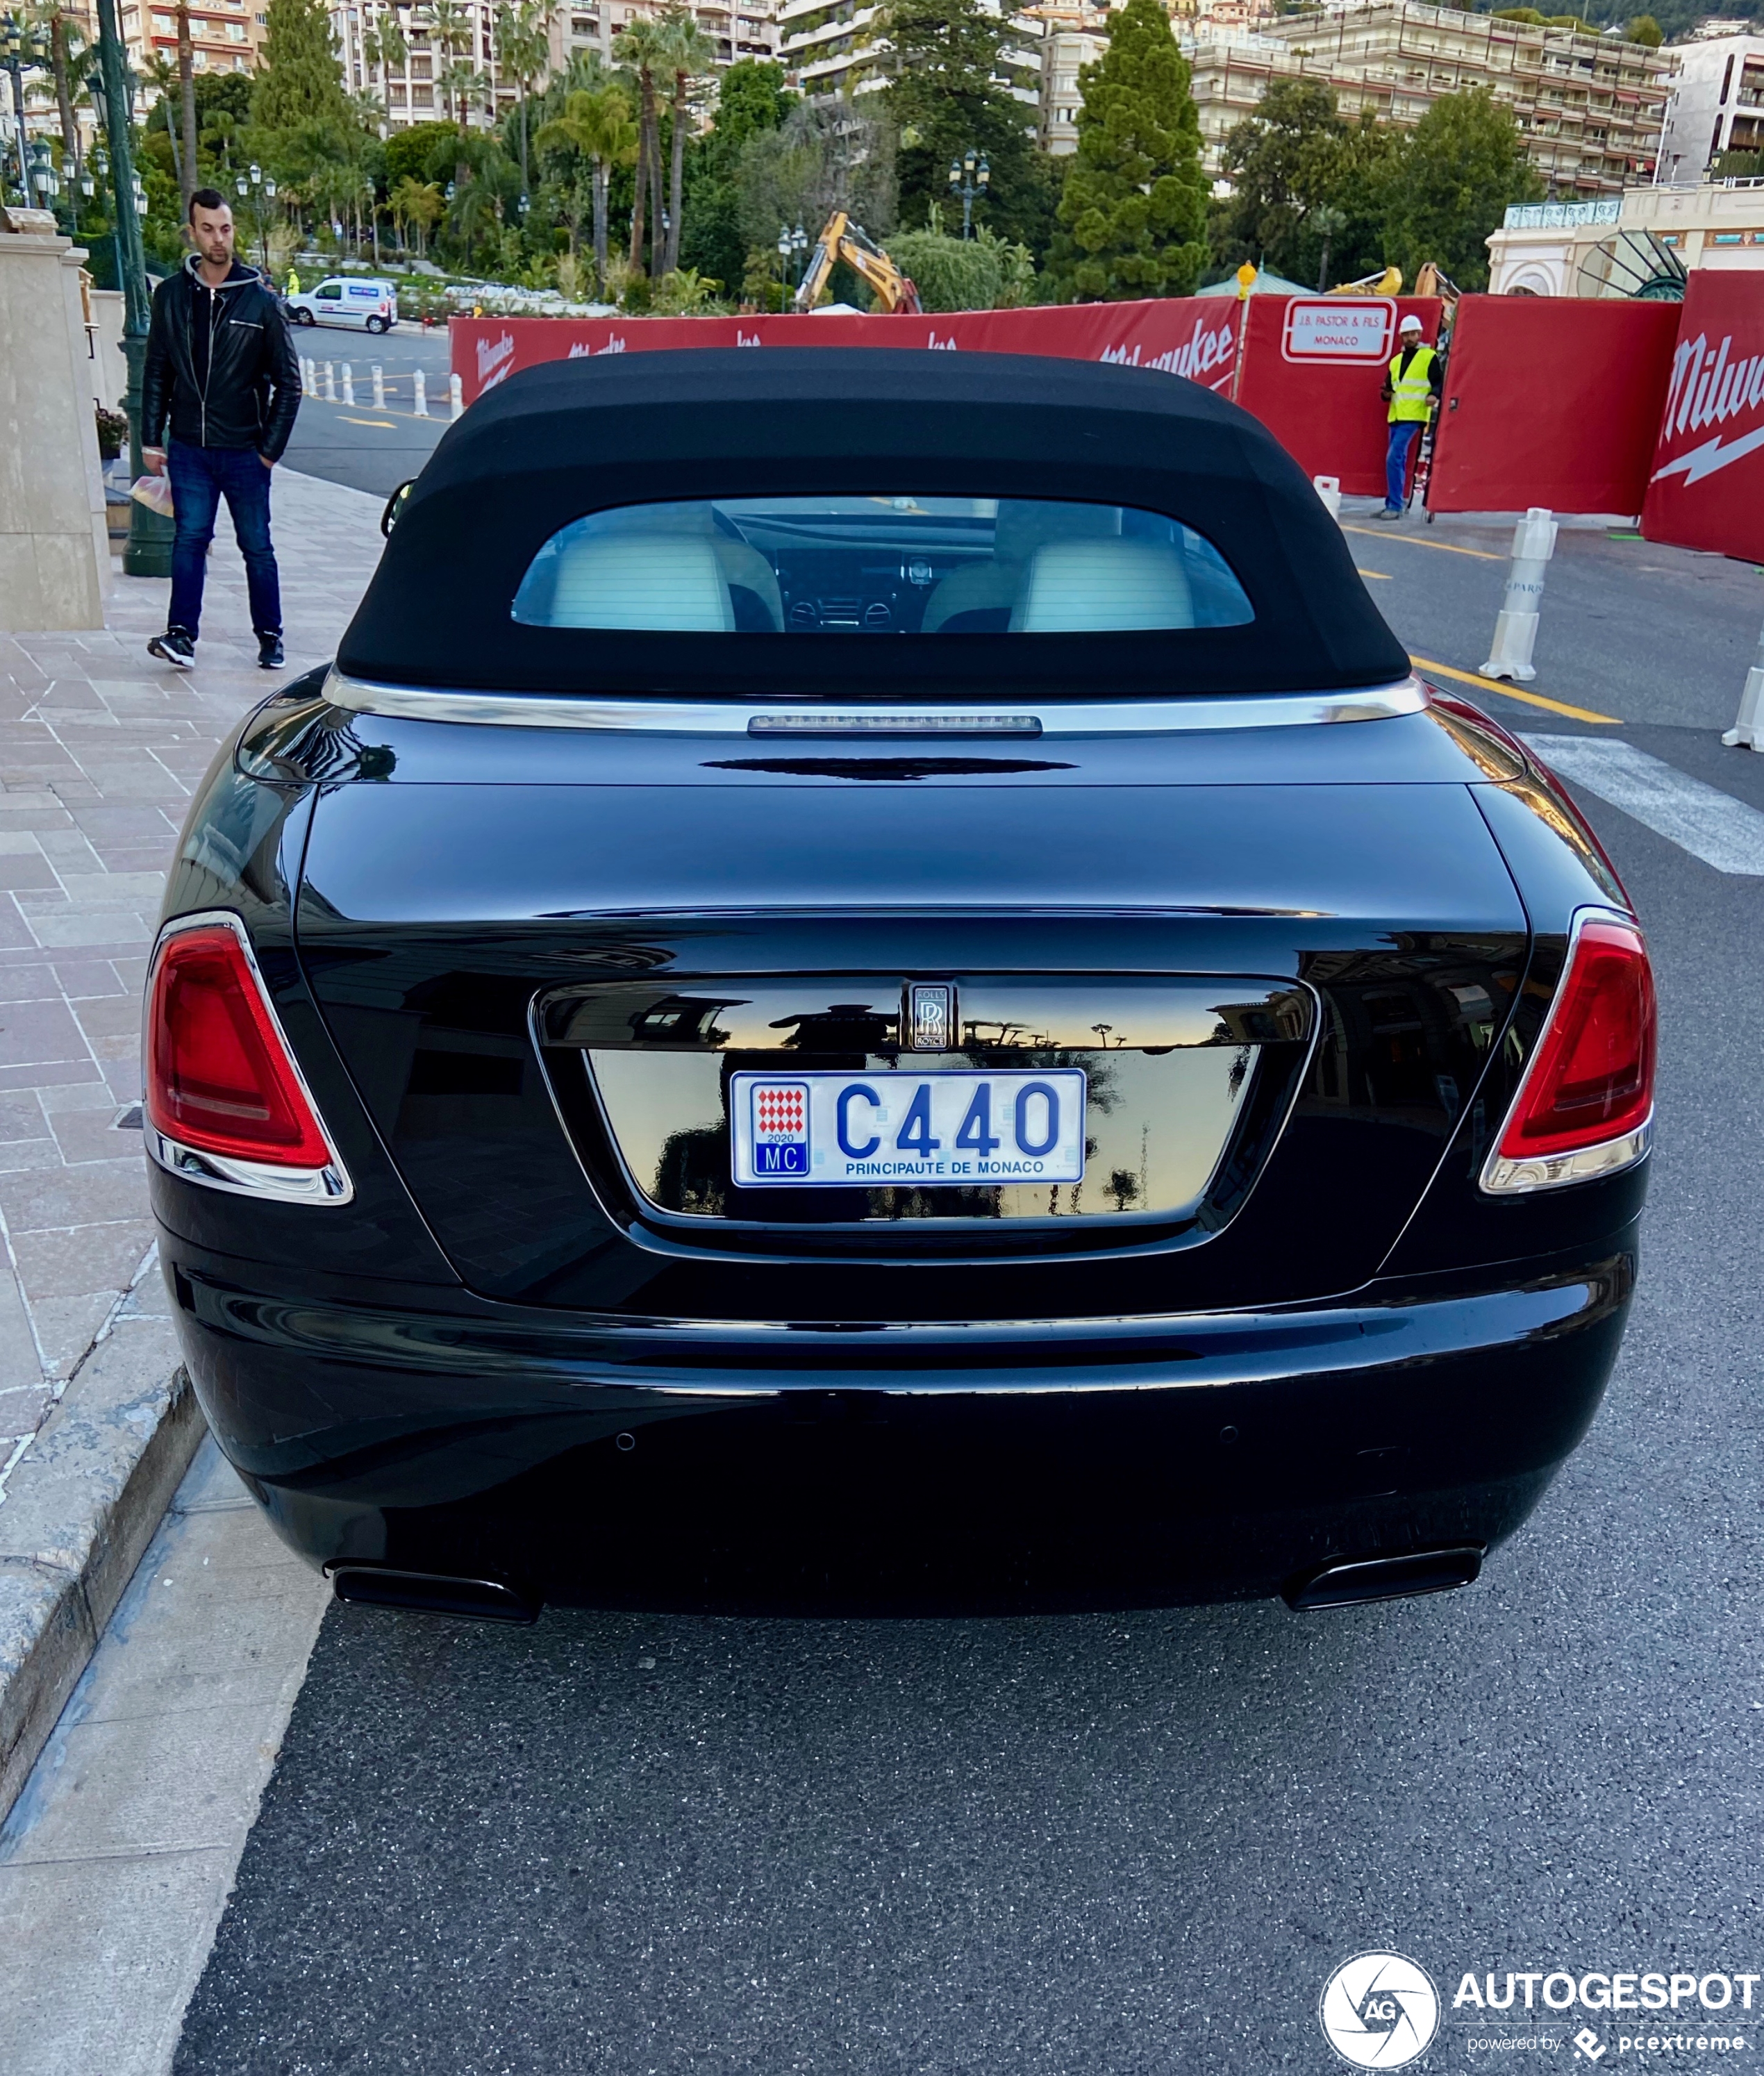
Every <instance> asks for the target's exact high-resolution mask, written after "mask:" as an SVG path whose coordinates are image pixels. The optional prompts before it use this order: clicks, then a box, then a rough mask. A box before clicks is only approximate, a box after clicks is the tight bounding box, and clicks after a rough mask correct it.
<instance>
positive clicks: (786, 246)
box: [778, 223, 808, 301]
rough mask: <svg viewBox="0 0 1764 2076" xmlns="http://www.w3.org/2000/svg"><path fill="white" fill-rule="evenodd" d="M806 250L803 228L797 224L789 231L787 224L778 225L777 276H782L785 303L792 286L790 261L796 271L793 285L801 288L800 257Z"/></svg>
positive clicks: (806, 244)
mask: <svg viewBox="0 0 1764 2076" xmlns="http://www.w3.org/2000/svg"><path fill="white" fill-rule="evenodd" d="M807 250H808V233H807V231H806V230H803V226H801V224H798V225H797V226H796V228H795V230H791V227H790V226H789V225H788V224H787V223H784V224H780V225H779V226H778V272H779V274H780V275H781V276H782V282H783V289H784V295H785V298H786V300H787V301H788V299H789V297H790V292H791V286H792V283H791V260H792V259H794V260H795V262H796V269H795V272H796V280H795V284H794V285H795V286H796V287H797V288H800V287H801V286H802V284H803V256H802V255H803V254H804V253H805V252H806V251H807Z"/></svg>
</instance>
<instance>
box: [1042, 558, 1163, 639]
mask: <svg viewBox="0 0 1764 2076" xmlns="http://www.w3.org/2000/svg"><path fill="white" fill-rule="evenodd" d="M1193 625H1194V600H1193V594H1192V593H1191V592H1190V591H1189V579H1188V571H1187V570H1186V569H1185V567H1184V566H1183V562H1182V557H1181V554H1180V552H1179V551H1178V550H1177V549H1175V548H1173V547H1171V546H1168V545H1166V544H1165V543H1164V542H1160V541H1123V540H1120V539H1115V540H1112V541H1111V540H1088V541H1085V540H1079V541H1054V542H1050V543H1049V544H1048V546H1046V547H1043V548H1037V549H1036V551H1035V554H1034V556H1033V558H1031V562H1030V564H1029V568H1028V571H1027V575H1026V576H1025V577H1024V579H1023V589H1022V592H1021V594H1020V596H1019V598H1018V600H1017V602H1016V604H1015V605H1014V606H1013V607H1012V608H1011V633H1013V634H1102V633H1109V632H1111V631H1118V630H1120V629H1127V628H1147V627H1192V626H1193Z"/></svg>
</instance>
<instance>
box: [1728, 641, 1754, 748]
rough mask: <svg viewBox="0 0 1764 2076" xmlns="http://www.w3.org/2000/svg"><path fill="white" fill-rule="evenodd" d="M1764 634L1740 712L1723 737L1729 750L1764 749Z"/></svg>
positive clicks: (1741, 695)
mask: <svg viewBox="0 0 1764 2076" xmlns="http://www.w3.org/2000/svg"><path fill="white" fill-rule="evenodd" d="M1760 706H1764V633H1761V634H1760V635H1759V636H1758V654H1757V655H1756V656H1754V658H1753V659H1752V667H1751V669H1750V670H1749V671H1747V672H1746V674H1745V691H1743V692H1741V694H1740V710H1739V713H1738V715H1737V717H1736V719H1735V720H1734V723H1733V726H1732V727H1731V728H1730V729H1729V730H1728V731H1727V733H1726V734H1725V735H1724V736H1723V737H1721V740H1722V741H1723V742H1725V744H1726V745H1727V746H1728V748H1729V749H1764V713H1760V712H1759V711H1758V708H1760Z"/></svg>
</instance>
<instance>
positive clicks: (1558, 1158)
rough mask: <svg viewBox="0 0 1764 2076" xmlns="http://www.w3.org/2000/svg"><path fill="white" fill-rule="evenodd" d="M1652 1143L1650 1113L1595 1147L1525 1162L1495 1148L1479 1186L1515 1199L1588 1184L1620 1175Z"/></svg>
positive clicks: (1652, 1116) (1652, 1128)
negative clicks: (1507, 1157)
mask: <svg viewBox="0 0 1764 2076" xmlns="http://www.w3.org/2000/svg"><path fill="white" fill-rule="evenodd" d="M1653 1143H1654V1113H1653V1112H1652V1111H1649V1113H1648V1115H1647V1118H1646V1121H1645V1122H1644V1123H1641V1124H1638V1125H1637V1127H1636V1128H1635V1130H1634V1131H1626V1132H1625V1133H1624V1134H1623V1136H1622V1137H1621V1139H1607V1140H1603V1141H1601V1143H1600V1144H1598V1145H1597V1146H1578V1147H1576V1148H1575V1150H1574V1151H1573V1152H1571V1153H1546V1154H1538V1155H1535V1156H1533V1157H1532V1158H1531V1159H1529V1160H1503V1159H1502V1158H1501V1156H1500V1150H1499V1148H1496V1151H1495V1152H1492V1153H1491V1154H1490V1155H1489V1156H1488V1160H1487V1162H1486V1163H1485V1164H1484V1168H1483V1171H1482V1186H1483V1188H1484V1189H1485V1190H1488V1192H1489V1193H1490V1194H1492V1195H1495V1196H1509V1197H1517V1196H1523V1195H1525V1194H1527V1193H1528V1192H1529V1191H1530V1190H1554V1189H1556V1188H1558V1187H1559V1185H1561V1184H1563V1183H1564V1182H1590V1181H1592V1179H1593V1177H1595V1176H1598V1175H1616V1174H1620V1173H1621V1172H1622V1170H1623V1169H1625V1168H1633V1167H1634V1165H1635V1164H1636V1163H1637V1161H1638V1160H1645V1159H1646V1157H1647V1152H1648V1148H1650V1146H1651V1145H1652V1144H1653Z"/></svg>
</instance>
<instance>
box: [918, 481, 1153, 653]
mask: <svg viewBox="0 0 1764 2076" xmlns="http://www.w3.org/2000/svg"><path fill="white" fill-rule="evenodd" d="M1120 524H1121V522H1120V518H1119V514H1118V513H1117V512H1116V510H1115V509H1114V506H1113V505H1110V504H1052V503H1044V502H1042V501H1041V500H1039V499H1033V498H1007V499H1006V500H1003V501H1002V502H1001V504H999V507H998V524H997V525H996V526H995V527H994V529H993V537H992V556H991V559H990V561H987V562H977V563H967V564H966V565H965V567H962V568H961V569H959V570H952V571H950V573H949V575H948V576H946V577H945V578H944V580H943V582H942V583H940V584H939V585H938V587H937V588H936V590H935V591H934V592H932V594H931V596H930V597H929V598H928V600H926V602H925V617H924V619H923V620H922V621H920V622H919V633H921V634H935V633H936V632H937V630H938V629H939V628H940V627H942V626H944V625H945V624H946V623H947V622H948V621H952V620H953V619H954V618H955V617H957V614H958V613H963V612H1009V611H1011V609H1012V608H1014V607H1015V604H1016V603H1017V600H1018V597H1019V595H1020V594H1021V592H1022V590H1023V577H1024V575H1025V573H1026V572H1027V569H1028V566H1029V559H1030V558H1031V556H1032V555H1033V554H1035V552H1036V549H1037V548H1041V547H1045V546H1048V545H1050V544H1051V543H1052V542H1056V541H1069V540H1073V539H1090V538H1098V539H1110V538H1114V536H1115V535H1116V534H1118V533H1119V530H1120Z"/></svg>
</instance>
